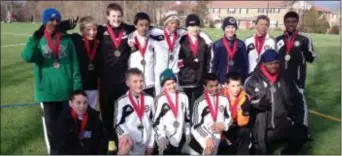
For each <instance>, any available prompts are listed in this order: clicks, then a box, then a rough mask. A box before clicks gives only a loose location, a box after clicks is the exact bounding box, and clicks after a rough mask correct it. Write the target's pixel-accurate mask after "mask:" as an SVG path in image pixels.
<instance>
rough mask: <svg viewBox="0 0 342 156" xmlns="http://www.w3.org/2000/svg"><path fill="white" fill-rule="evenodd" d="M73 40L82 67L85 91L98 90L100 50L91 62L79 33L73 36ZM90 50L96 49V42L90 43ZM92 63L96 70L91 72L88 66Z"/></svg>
mask: <svg viewBox="0 0 342 156" xmlns="http://www.w3.org/2000/svg"><path fill="white" fill-rule="evenodd" d="M71 39H72V41H73V43H74V45H75V49H76V53H77V56H78V62H79V66H80V72H81V77H82V85H83V89H84V90H96V89H97V87H98V86H97V82H98V70H99V68H98V67H97V64H98V62H99V61H97V60H98V59H99V58H98V49H99V46H98V48H97V52H96V54H95V57H94V60H93V61H92V62H90V59H89V56H88V53H87V51H86V49H85V45H84V41H83V37H82V36H81V35H79V34H78V33H74V34H71ZM89 43H90V50H92V49H93V47H94V41H90V42H89ZM90 63H92V64H93V65H94V70H89V69H88V66H89V64H90Z"/></svg>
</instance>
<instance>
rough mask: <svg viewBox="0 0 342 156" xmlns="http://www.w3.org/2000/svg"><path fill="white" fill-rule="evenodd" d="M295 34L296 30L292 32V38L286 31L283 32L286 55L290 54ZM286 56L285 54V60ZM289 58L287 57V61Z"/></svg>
mask: <svg viewBox="0 0 342 156" xmlns="http://www.w3.org/2000/svg"><path fill="white" fill-rule="evenodd" d="M297 35H298V31H296V32H295V33H294V34H293V36H292V38H290V36H289V35H288V33H287V32H286V31H285V32H284V37H285V46H286V53H287V55H289V56H290V52H291V50H292V48H293V45H294V41H295V38H296V36H297ZM286 57H287V56H285V60H286ZM290 59H291V57H289V59H288V60H287V61H289V60H290Z"/></svg>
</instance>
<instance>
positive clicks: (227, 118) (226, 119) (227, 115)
mask: <svg viewBox="0 0 342 156" xmlns="http://www.w3.org/2000/svg"><path fill="white" fill-rule="evenodd" d="M223 99H224V100H226V103H227V107H226V108H225V109H224V131H228V129H229V127H230V125H231V124H232V122H233V120H232V118H231V113H230V111H229V110H230V104H229V101H228V99H227V98H223Z"/></svg>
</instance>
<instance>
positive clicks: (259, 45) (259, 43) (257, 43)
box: [254, 35, 266, 56]
mask: <svg viewBox="0 0 342 156" xmlns="http://www.w3.org/2000/svg"><path fill="white" fill-rule="evenodd" d="M265 38H266V37H265V36H263V37H262V38H261V41H260V40H259V37H258V36H257V35H254V42H255V48H256V50H257V52H258V55H259V56H260V53H261V50H262V47H263V46H264V43H265Z"/></svg>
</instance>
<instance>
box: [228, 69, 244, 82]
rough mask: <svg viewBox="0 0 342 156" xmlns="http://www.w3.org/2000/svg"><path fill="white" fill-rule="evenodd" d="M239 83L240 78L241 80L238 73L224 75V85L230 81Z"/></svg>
mask: <svg viewBox="0 0 342 156" xmlns="http://www.w3.org/2000/svg"><path fill="white" fill-rule="evenodd" d="M232 80H233V81H240V82H242V81H241V80H242V78H241V75H240V73H238V72H229V73H228V74H227V75H226V81H225V82H226V83H227V84H228V83H229V82H230V81H232Z"/></svg>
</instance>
